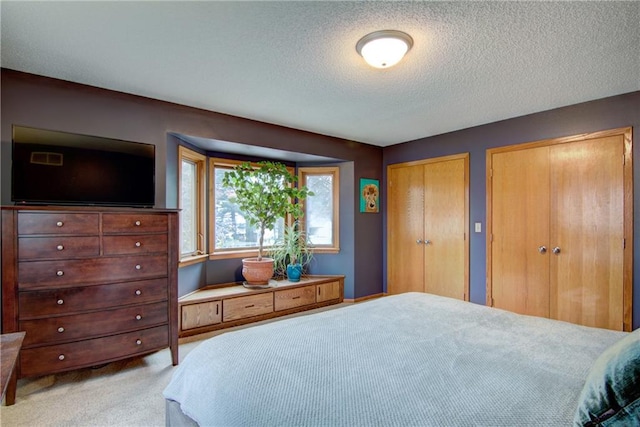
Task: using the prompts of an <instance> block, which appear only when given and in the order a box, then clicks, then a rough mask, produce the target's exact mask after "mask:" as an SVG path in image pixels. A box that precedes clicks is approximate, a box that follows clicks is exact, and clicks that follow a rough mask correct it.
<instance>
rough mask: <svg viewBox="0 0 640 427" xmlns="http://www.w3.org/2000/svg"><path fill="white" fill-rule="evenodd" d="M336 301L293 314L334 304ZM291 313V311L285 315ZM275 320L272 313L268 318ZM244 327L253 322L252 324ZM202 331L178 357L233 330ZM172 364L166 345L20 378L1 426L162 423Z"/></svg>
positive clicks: (141, 426) (143, 426) (2, 410)
mask: <svg viewBox="0 0 640 427" xmlns="http://www.w3.org/2000/svg"><path fill="white" fill-rule="evenodd" d="M344 305H346V304H339V305H335V306H331V307H327V308H323V309H318V310H311V311H308V312H304V313H299V314H295V315H292V316H301V315H308V314H312V313H314V312H317V311H321V310H326V309H333V308H337V307H340V306H344ZM287 317H291V316H287ZM273 321H278V319H273V320H270V321H266V322H273ZM260 323H265V322H259V323H256V324H252V325H249V326H244V327H251V326H254V325H258V324H260ZM234 329H237V328H229V329H225V330H223V331H219V332H214V333H208V334H202V335H198V336H195V337H189V338H185V339H181V340H180V346H179V355H180V360H181V361H182V360H183V359H184V357H185V356H186V355H187V354H188V353H189V351H191V350H193V349H194V348H195V347H196V346H197V345H198V344H199V343H200V341H201V340H203V339H206V338H209V337H211V336H213V335H217V334H220V333H226V332H229V331H233V330H234ZM175 369H176V367H174V366H172V365H171V354H170V352H169V349H165V350H161V351H158V352H156V353H153V354H150V355H147V356H144V357H138V358H132V359H128V360H124V361H120V362H114V363H110V364H108V365H105V366H103V367H100V368H92V369H81V370H76V371H72V372H67V373H63V374H57V375H49V376H46V377H40V378H34V379H22V380H20V381H18V391H17V395H16V403H15V405H12V406H1V407H0V424H1V425H2V427H12V426H29V427H40V426H42V427H46V426H56V427H59V426H92V427H93V426H95V427H99V426H127V427H147V426H149V427H151V426H164V425H165V414H164V411H165V408H164V399H163V397H162V391H163V390H164V388H165V387H166V385H167V384H168V383H169V381H170V379H171V375H172V374H173V371H174V370H175Z"/></svg>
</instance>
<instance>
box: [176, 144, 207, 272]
mask: <svg viewBox="0 0 640 427" xmlns="http://www.w3.org/2000/svg"><path fill="white" fill-rule="evenodd" d="M183 160H187V161H189V162H192V163H194V164H195V166H196V176H195V179H196V202H195V210H196V224H195V225H196V228H197V230H196V233H197V236H198V238H197V243H196V247H197V249H196V251H195V252H194V253H191V254H188V255H185V254H183V253H182V203H183V202H182V162H183ZM206 182H207V156H206V155H204V154H200V153H198V152H196V151H194V150H191V149H189V148H187V147H185V146H184V145H178V209H180V221H179V235H180V239H179V241H180V245H179V254H180V261H179V266H180V267H184V266H187V265H191V264H195V263H197V262H203V261H206V259H207V257H208V253H207V252H206V249H207V241H206V235H207V233H206V225H207V224H206V210H205V206H206V196H207V194H206Z"/></svg>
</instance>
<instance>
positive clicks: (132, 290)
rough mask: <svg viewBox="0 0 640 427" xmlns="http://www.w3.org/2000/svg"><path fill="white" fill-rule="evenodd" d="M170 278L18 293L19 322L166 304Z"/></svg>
mask: <svg viewBox="0 0 640 427" xmlns="http://www.w3.org/2000/svg"><path fill="white" fill-rule="evenodd" d="M167 287H168V284H167V279H153V280H141V281H137V282H126V283H113V284H111V285H96V286H82V287H77V288H62V289H52V290H46V291H28V292H19V294H18V310H19V313H20V319H21V320H25V319H33V318H37V317H44V316H55V315H64V314H68V313H78V312H81V311H89V310H100V309H104V308H110V307H119V306H125V305H132V304H145V303H150V302H158V301H166V300H167V299H168V295H167Z"/></svg>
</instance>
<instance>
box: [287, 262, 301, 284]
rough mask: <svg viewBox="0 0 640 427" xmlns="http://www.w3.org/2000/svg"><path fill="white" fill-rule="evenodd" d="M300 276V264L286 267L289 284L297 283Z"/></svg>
mask: <svg viewBox="0 0 640 427" xmlns="http://www.w3.org/2000/svg"><path fill="white" fill-rule="evenodd" d="M301 276H302V266H301V265H300V264H289V265H287V278H288V279H289V281H290V282H299V281H300V277H301Z"/></svg>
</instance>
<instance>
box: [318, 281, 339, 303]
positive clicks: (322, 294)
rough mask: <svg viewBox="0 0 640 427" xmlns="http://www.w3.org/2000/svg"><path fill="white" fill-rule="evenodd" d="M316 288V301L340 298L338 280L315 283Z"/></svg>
mask: <svg viewBox="0 0 640 427" xmlns="http://www.w3.org/2000/svg"><path fill="white" fill-rule="evenodd" d="M316 286H317V288H318V291H317V294H316V301H317V302H324V301H330V300H332V299H339V298H340V282H339V281H337V280H336V281H335V282H329V283H321V284H319V285H316Z"/></svg>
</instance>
